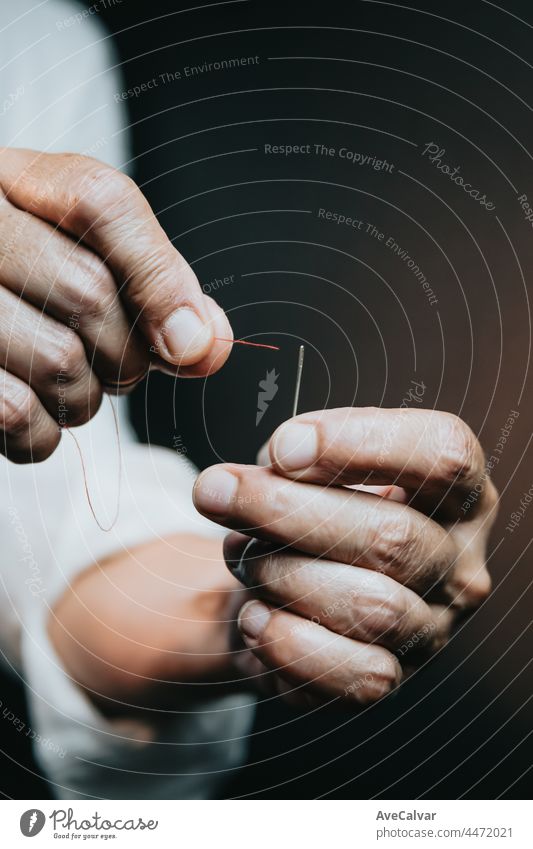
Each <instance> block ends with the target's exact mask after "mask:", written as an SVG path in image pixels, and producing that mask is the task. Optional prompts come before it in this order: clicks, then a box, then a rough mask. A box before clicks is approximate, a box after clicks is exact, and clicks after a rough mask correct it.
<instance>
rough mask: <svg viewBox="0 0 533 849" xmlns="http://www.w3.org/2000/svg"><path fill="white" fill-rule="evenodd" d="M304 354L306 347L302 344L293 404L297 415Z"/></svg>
mask: <svg viewBox="0 0 533 849" xmlns="http://www.w3.org/2000/svg"><path fill="white" fill-rule="evenodd" d="M304 354H305V348H304V346H303V345H300V351H299V353H298V366H297V368H296V387H295V390H294V403H293V405H292V415H293V416H295V415H296V413H297V411H298V399H299V397H300V385H301V382H302V371H303V367H304Z"/></svg>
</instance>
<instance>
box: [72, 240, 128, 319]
mask: <svg viewBox="0 0 533 849" xmlns="http://www.w3.org/2000/svg"><path fill="white" fill-rule="evenodd" d="M73 260H74V264H75V270H76V272H77V273H75V278H76V279H77V281H79V282H78V283H77V284H74V285H72V284H71V285H70V288H69V290H68V291H66V292H65V295H66V299H67V300H68V301H69V306H71V307H77V308H78V309H79V311H80V313H81V314H80V320H81V321H84V320H89V321H90V320H91V319H94V318H97V319H100V318H102V317H103V316H105V315H106V314H107V312H108V311H109V310H110V308H111V307H112V306H113V304H114V303H115V300H116V294H117V289H116V285H115V280H114V277H113V275H112V274H111V272H110V271H109V269H108V268H107V267H106V266H105V265H104V263H103V262H102V261H101V260H100V259H98V257H96V256H93V255H92V254H90V253H89V252H88V251H87V252H86V251H83V252H82V251H75V252H74V255H73Z"/></svg>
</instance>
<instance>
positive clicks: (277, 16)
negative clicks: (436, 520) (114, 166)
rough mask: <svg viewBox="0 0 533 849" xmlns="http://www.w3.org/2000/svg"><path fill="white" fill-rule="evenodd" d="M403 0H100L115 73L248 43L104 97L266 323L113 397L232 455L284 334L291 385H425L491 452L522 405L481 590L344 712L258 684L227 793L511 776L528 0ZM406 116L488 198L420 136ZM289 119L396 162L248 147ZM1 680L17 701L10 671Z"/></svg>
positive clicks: (459, 787)
mask: <svg viewBox="0 0 533 849" xmlns="http://www.w3.org/2000/svg"><path fill="white" fill-rule="evenodd" d="M410 5H411V8H408V7H407V6H403V7H402V6H401V5H400V4H396V3H374V2H358V1H357V0H354V2H346V3H341V2H329V3H327V4H326V3H323V2H322V3H316V2H306V3H287V2H285V3H279V2H269V3H264V2H256V0H250V2H235V3H227V4H218V5H217V4H215V5H214V6H211V5H209V6H208V5H205V6H204V8H199V7H200V6H201V4H196V8H195V9H194V10H192V11H184V10H186V9H187V7H186V5H185V4H176V3H170V2H161V0H157V1H156V2H152V3H150V4H146V3H140V2H126V0H124V2H123V3H122V4H117V5H111V6H109V8H108V9H106V10H104V11H102V12H101V15H102V17H103V18H104V19H105V21H106V23H107V25H108V27H109V28H110V29H111V30H112V31H114V32H115V45H116V47H117V49H118V51H119V54H120V59H121V63H122V73H123V75H124V83H123V84H124V89H127V88H129V87H132V86H134V85H141V84H142V83H143V82H146V81H147V80H150V79H152V78H158V79H159V75H160V74H165V73H175V71H176V70H181V71H183V69H184V67H185V66H187V65H201V64H202V63H203V62H215V61H220V60H221V59H227V58H230V57H233V56H258V57H259V61H258V63H257V64H253V65H246V66H243V67H240V68H238V69H228V70H219V71H211V72H206V73H204V74H202V75H199V76H195V77H190V78H184V77H183V76H182V79H180V80H176V81H174V82H167V83H165V84H158V86H157V87H155V88H153V89H151V90H150V91H148V92H145V93H144V94H141V95H140V96H139V97H137V98H129V99H128V101H127V107H128V109H129V115H130V120H131V125H132V126H131V130H132V142H133V161H132V167H131V168H130V170H132V172H133V173H134V175H135V178H136V179H137V181H138V182H139V183H140V184H141V186H142V187H143V190H144V192H145V193H146V195H147V196H148V198H149V200H150V202H151V204H152V206H153V208H154V209H155V211H156V212H157V214H158V217H159V219H160V221H161V222H162V224H163V226H164V227H165V229H166V230H167V232H168V234H169V236H170V237H171V238H172V239H173V240H174V242H175V244H176V245H177V246H178V247H179V249H180V250H181V251H182V253H183V254H184V255H185V256H186V257H187V258H188V259H189V261H190V262H192V263H193V267H194V268H195V270H196V272H197V274H198V277H199V279H200V280H201V282H202V283H203V284H204V286H205V285H206V284H209V283H210V282H211V281H213V280H214V279H215V278H218V279H220V278H223V277H227V276H231V275H233V276H234V280H233V282H232V283H230V284H229V285H222V286H219V287H216V288H213V289H212V295H213V296H214V297H215V298H216V299H217V301H218V302H219V303H220V304H221V305H222V306H223V307H224V309H226V310H227V311H228V313H229V315H230V319H231V321H232V324H233V327H234V330H235V335H236V337H241V338H242V337H244V338H249V339H251V340H255V341H264V342H272V343H273V344H278V345H280V347H281V351H280V352H279V353H274V352H270V351H268V352H267V351H258V350H257V351H251V350H247V349H238V347H236V348H235V350H234V352H233V353H232V356H231V359H230V361H229V362H228V364H227V366H226V367H225V368H224V369H223V370H222V371H221V372H220V373H219V374H217V375H215V376H214V377H212V378H210V379H209V380H208V381H207V382H205V381H180V382H177V383H176V382H174V381H173V380H171V379H170V378H168V377H164V376H162V375H152V376H151V377H150V380H149V381H148V382H147V383H146V384H144V385H143V386H142V387H139V388H138V390H137V391H136V394H135V395H134V397H133V399H132V410H133V415H134V421H135V424H136V427H137V429H138V431H139V433H140V434H141V436H142V438H143V439H146V440H150V441H152V442H157V443H160V444H163V445H167V446H172V445H173V444H174V445H175V444H177V443H179V445H180V446H181V447H183V446H184V447H185V450H186V452H187V454H188V456H189V457H191V458H192V459H193V460H195V462H197V463H198V465H200V466H205V465H208V464H209V463H211V462H216V461H217V460H219V459H223V460H235V461H239V462H253V459H254V456H255V452H256V451H257V449H258V448H259V447H260V445H261V444H262V443H263V442H264V440H265V439H266V438H267V437H268V436H269V434H270V433H271V431H272V430H273V429H274V428H275V427H276V425H277V424H279V423H280V422H281V421H282V420H283V419H284V418H286V417H287V416H288V415H289V414H290V408H291V395H292V391H293V381H294V369H295V361H296V352H297V348H298V345H299V344H300V342H302V341H303V342H305V343H306V346H307V360H306V367H305V373H304V380H303V386H302V395H301V405H300V407H301V409H302V410H305V409H309V410H311V409H319V408H323V407H325V406H327V407H335V406H342V405H382V406H398V405H399V404H400V403H401V401H402V398H403V397H404V396H405V394H406V393H407V392H408V390H409V387H410V385H411V381H412V380H413V379H415V380H418V381H423V382H424V384H425V385H426V387H427V388H426V392H425V395H424V399H423V404H424V406H426V407H436V408H438V409H445V410H451V411H454V412H456V413H459V414H460V415H461V416H462V417H463V418H465V419H466V420H467V421H468V423H469V424H470V425H471V427H472V428H473V429H474V430H475V432H476V433H478V434H479V436H480V439H481V441H482V443H483V445H484V446H485V448H486V450H487V453H489V454H490V453H491V451H492V449H493V447H494V446H495V445H496V443H497V442H498V438H499V435H500V429H501V428H502V427H503V426H504V425H505V422H506V420H507V417H508V415H509V411H510V410H513V409H514V410H518V411H519V412H520V417H519V418H518V420H517V422H516V424H515V425H514V427H513V430H512V436H511V437H510V438H509V440H508V443H507V444H506V447H505V451H504V455H503V457H502V460H501V462H500V464H499V465H498V467H497V468H496V470H495V474H494V478H495V481H496V483H497V485H498V486H499V488H500V489H501V490H502V507H501V512H500V519H499V523H498V526H497V528H496V529H495V532H494V534H493V551H492V554H491V560H490V570H491V573H492V575H493V578H494V582H495V591H494V593H493V595H492V596H491V598H490V599H489V600H488V602H487V603H486V604H485V605H484V606H483V607H482V609H481V610H479V611H478V612H477V613H476V614H475V616H473V617H472V618H471V619H470V620H469V621H468V622H467V623H465V624H464V625H463V626H462V628H461V630H460V633H459V634H458V635H457V636H456V637H455V638H454V639H453V641H452V643H451V644H450V645H449V646H448V647H447V648H446V650H444V651H443V652H441V653H440V655H439V657H438V658H436V659H435V660H433V661H432V662H431V663H430V664H429V665H428V666H427V667H426V668H425V669H424V670H423V671H422V672H421V673H420V674H418V675H417V676H416V677H415V678H414V679H413V680H411V681H409V682H408V683H407V684H406V685H405V686H404V687H403V688H402V690H401V691H400V693H399V694H397V695H396V696H395V697H394V698H393V699H389V700H387V701H386V702H385V703H383V704H380V705H378V706H375V707H373V708H372V709H370V710H367V711H366V712H365V713H363V714H362V715H359V716H357V717H354V716H352V715H344V714H340V713H339V714H337V715H333V716H332V715H331V714H329V715H326V714H325V712H322V711H318V712H316V713H315V714H312V715H310V716H309V715H306V716H305V717H301V716H299V715H298V714H296V713H294V712H292V711H291V710H290V709H289V708H286V707H284V706H283V705H281V704H280V703H279V702H276V701H270V702H264V703H262V705H261V707H260V709H259V711H258V716H257V721H256V727H255V729H254V735H253V737H252V739H251V751H250V763H249V764H248V765H247V766H246V767H245V768H244V769H243V771H242V772H241V774H240V775H237V776H233V778H232V782H231V783H230V784H229V785H228V791H227V794H228V795H257V794H259V795H263V796H273V797H280V796H281V797H285V796H286V797H303V798H309V797H316V796H322V795H329V796H334V797H353V798H368V797H371V796H374V795H378V796H382V797H389V798H415V797H419V796H422V797H428V798H456V797H459V796H463V795H464V796H466V797H478V798H492V797H495V796H499V795H502V796H505V797H511V798H517V797H524V796H527V795H528V790H529V786H530V780H529V776H530V773H529V772H528V770H529V767H530V765H531V744H530V740H529V736H528V735H529V734H530V732H531V727H532V726H531V716H532V714H531V704H530V701H529V699H530V698H531V671H530V668H529V665H528V664H529V663H530V655H531V632H530V630H529V629H530V619H531V609H532V594H531V589H530V565H529V564H530V557H529V552H528V548H527V547H528V544H529V542H530V537H531V534H530V524H531V517H530V516H529V515H528V514H527V513H526V516H525V518H524V519H523V520H522V523H521V525H520V528H519V529H518V530H517V531H516V532H515V533H514V534H512V535H511V534H509V532H506V531H505V526H506V524H507V523H508V522H509V520H510V514H511V513H512V512H513V511H514V510H516V507H517V505H518V503H519V501H520V498H521V496H522V494H523V492H524V491H525V490H527V489H529V487H530V486H531V483H532V478H533V472H532V471H531V469H532V464H531V462H530V451H529V450H528V445H529V439H530V435H531V426H530V418H531V417H530V411H531V401H530V383H531V380H530V377H529V371H528V366H529V359H528V358H529V353H530V339H529V333H530V327H529V304H528V300H527V291H528V290H529V291H530V290H531V286H530V279H531V268H532V260H533V256H532V248H531V244H532V235H533V233H532V231H531V226H530V225H529V224H527V223H526V222H525V221H524V219H523V216H522V214H521V211H520V207H519V204H518V202H517V195H520V194H522V193H526V194H528V195H529V196H530V197H532V198H533V160H532V149H533V146H532V144H531V135H532V126H533V113H532V105H533V99H532V97H531V91H532V90H533V87H532V85H531V83H532V81H533V73H532V65H531V64H530V63H533V49H532V43H533V29H532V25H533V17H532V14H531V10H530V8H529V4H527V3H526V2H522V3H520V2H510V3H507V4H506V5H505V9H506V10H507V11H504V10H503V9H498V8H497V6H496V5H495V4H493V3H488V2H481V0H479V1H478V0H475V2H470V3H464V2H462V3H456V2H449V3H447V4H446V6H445V11H444V7H443V6H442V4H440V3H436V2H421V0H413V2H412V3H411V4H410ZM520 19H522V20H520ZM269 57H293V58H284V59H274V58H269ZM294 57H307V58H300V59H297V58H294ZM317 57H321V58H317ZM429 142H435V143H437V144H438V145H439V147H441V148H444V149H445V151H446V154H445V156H444V159H445V160H446V162H449V163H450V164H451V165H452V166H455V165H460V167H461V173H462V174H464V175H465V178H467V179H468V180H469V181H470V182H471V183H472V184H473V185H474V186H476V187H479V188H480V190H481V193H486V195H487V197H488V198H490V199H491V200H492V201H493V202H494V204H495V206H496V209H495V211H494V212H489V211H487V210H485V209H483V208H482V207H481V206H480V204H479V203H477V202H476V201H475V200H474V199H472V198H470V197H468V196H467V195H465V194H464V192H462V191H461V189H460V188H458V187H457V186H456V185H454V184H453V183H452V182H451V181H450V180H449V179H447V178H446V176H444V175H443V174H442V173H441V172H439V171H438V170H437V169H436V168H435V167H434V166H432V165H431V163H430V162H428V160H427V157H423V156H422V150H423V148H424V145H425V144H427V143H429ZM307 143H310V144H311V145H313V144H315V143H319V144H325V145H327V146H329V147H335V148H336V149H337V150H338V149H340V148H341V147H343V146H345V147H347V148H349V149H351V150H355V151H358V152H361V153H367V154H370V155H372V156H376V158H378V159H386V160H388V161H389V162H390V163H392V164H393V165H394V168H393V171H392V173H388V172H387V171H375V170H373V169H371V168H369V167H364V166H359V165H351V164H350V163H349V162H348V161H346V160H342V159H340V158H339V157H338V156H335V157H323V156H320V157H319V156H314V155H308V156H304V155H298V156H297V155H293V156H289V157H283V156H275V155H270V156H268V155H266V154H265V153H264V145H265V144H307ZM400 172H401V173H400ZM320 208H325V209H329V210H332V211H337V212H339V213H342V214H345V215H351V216H353V217H357V218H361V219H363V220H364V221H365V222H371V223H373V224H374V225H375V226H376V227H377V228H378V229H379V230H380V231H381V232H384V233H385V234H386V237H388V236H392V237H394V239H395V241H396V242H397V243H398V244H399V245H400V246H401V247H402V249H405V250H407V252H408V253H409V254H410V256H411V257H412V258H413V259H414V261H415V262H416V264H417V265H418V266H419V267H420V268H421V269H422V270H423V272H424V274H425V275H426V277H427V279H428V280H429V281H430V284H431V287H432V289H433V291H434V292H435V295H436V297H437V299H438V303H437V304H435V305H433V306H432V305H431V304H430V303H429V302H428V299H427V297H426V296H425V294H424V292H423V290H422V287H421V286H420V284H419V283H418V282H417V281H416V279H415V277H414V276H413V273H412V271H410V270H409V268H407V267H406V264H405V263H403V262H402V261H401V260H400V259H399V258H398V257H396V256H395V255H394V254H393V253H392V251H390V250H388V249H387V248H385V247H384V245H383V242H379V241H378V240H376V239H374V238H372V237H370V236H369V235H368V234H367V233H366V232H361V231H356V230H353V229H350V228H347V227H346V226H339V225H335V224H334V223H332V222H327V221H324V220H321V219H320V218H319V217H318V215H317V212H318V210H319V209H320ZM511 243H512V246H511ZM513 249H514V250H513ZM271 368H275V369H276V372H277V373H278V374H279V380H278V382H279V392H278V394H277V396H276V398H275V399H274V401H273V402H272V404H271V406H270V407H269V409H268V411H267V413H266V414H265V416H264V418H263V420H262V422H261V424H260V425H259V427H256V426H255V415H256V403H257V385H258V381H259V380H261V379H262V378H263V377H264V375H265V371H266V370H267V369H271ZM532 515H533V514H532ZM0 686H1V688H2V692H5V693H7V697H6V699H5V700H4V701H5V702H9V699H12V701H13V704H14V705H16V706H17V709H18V710H19V711H20V710H21V706H20V704H19V703H20V700H21V698H22V696H21V695H20V693H19V692H18V688H16V687H11V686H10V685H8V684H7V683H4V682H3V681H2V682H1V685H0ZM0 739H1V746H2V749H3V750H4V756H3V757H2V756H0V763H1V765H2V772H1V777H0V787H1V788H2V790H3V792H4V793H5V794H6V795H8V796H11V797H17V798H24V797H26V798H36V797H39V796H41V797H42V796H43V795H44V794H45V793H46V789H45V788H44V786H38V785H37V784H36V781H35V780H34V779H33V778H32V776H31V774H30V772H29V770H31V768H32V767H31V761H30V758H29V753H28V751H23V750H22V749H21V746H22V739H21V738H20V735H19V736H18V737H17V735H16V734H15V733H14V732H13V730H12V729H11V728H10V727H7V726H6V723H2V722H1V721H0ZM11 759H14V760H11ZM16 762H18V764H19V765H18V766H17V765H16Z"/></svg>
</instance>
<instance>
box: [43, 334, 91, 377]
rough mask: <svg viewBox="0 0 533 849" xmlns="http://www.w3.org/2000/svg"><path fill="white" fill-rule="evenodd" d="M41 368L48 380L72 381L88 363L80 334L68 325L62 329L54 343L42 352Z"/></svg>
mask: <svg viewBox="0 0 533 849" xmlns="http://www.w3.org/2000/svg"><path fill="white" fill-rule="evenodd" d="M39 359H40V369H41V370H42V373H43V377H44V378H45V379H46V380H47V381H52V382H57V381H60V382H64V383H71V382H73V381H75V380H77V379H78V377H79V374H80V372H81V370H82V369H83V367H84V366H85V365H86V358H85V348H84V347H83V343H82V341H81V339H80V338H79V336H78V335H77V334H76V333H75V332H74V330H71V329H70V328H68V327H64V328H62V329H61V335H60V337H56V338H55V340H54V343H53V344H51V345H47V346H46V347H43V348H42V349H41V352H40V357H39Z"/></svg>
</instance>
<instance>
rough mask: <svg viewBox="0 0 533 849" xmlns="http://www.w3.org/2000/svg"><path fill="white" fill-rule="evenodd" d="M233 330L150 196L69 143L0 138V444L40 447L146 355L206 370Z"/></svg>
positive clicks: (12, 454)
mask: <svg viewBox="0 0 533 849" xmlns="http://www.w3.org/2000/svg"><path fill="white" fill-rule="evenodd" d="M215 336H221V337H225V338H228V337H232V333H231V328H230V326H229V324H228V321H227V319H226V317H225V315H224V313H223V312H222V310H221V309H220V308H219V307H218V306H217V305H216V304H215V302H214V301H213V300H212V299H211V298H208V297H206V296H204V295H203V293H202V291H201V289H200V286H199V285H198V281H197V279H196V275H195V274H194V272H193V271H192V269H191V268H190V266H189V265H188V264H187V262H186V261H185V260H184V259H183V257H182V256H181V255H180V254H179V253H178V252H177V251H176V250H175V248H174V247H173V245H172V244H171V243H170V241H169V240H168V238H167V237H166V235H165V233H164V231H163V230H162V228H161V227H160V225H159V224H158V222H157V220H156V218H155V216H154V214H153V212H152V210H151V208H150V206H149V204H148V202H147V201H146V199H145V198H144V196H143V195H142V193H141V191H140V190H139V189H138V187H137V186H136V185H135V183H134V182H133V181H132V180H131V179H129V178H128V177H127V176H125V175H124V174H122V173H120V172H119V171H116V170H114V169H113V168H110V167H108V166H107V165H104V164H103V163H101V162H98V161H97V160H95V159H91V158H89V157H85V156H81V155H77V154H43V153H38V152H35V151H31V150H15V149H9V148H0V431H1V432H3V436H4V439H1V438H0V451H1V452H2V453H4V454H6V456H7V457H8V458H9V459H11V460H14V461H16V462H29V461H33V462H35V461H39V460H43V459H45V458H46V457H48V456H49V455H50V454H51V453H52V452H53V451H54V449H55V448H56V447H57V444H58V442H59V439H60V435H61V434H60V428H58V424H59V425H60V426H61V427H63V426H65V425H68V426H72V425H78V424H82V423H84V422H86V421H88V420H89V419H90V418H91V417H92V416H93V415H94V413H95V412H96V411H97V409H98V407H99V405H100V401H101V397H102V391H103V390H105V389H106V388H108V389H116V388H117V386H119V387H120V388H122V389H125V388H127V387H131V386H133V385H135V383H137V382H138V381H139V380H140V379H141V378H142V377H143V376H144V375H145V373H146V372H147V370H148V368H149V367H150V366H152V367H156V368H162V369H164V370H170V371H171V373H173V374H176V373H179V374H180V375H183V376H200V375H206V374H208V373H211V372H213V371H216V370H217V369H218V368H220V366H221V365H222V364H223V363H224V362H225V360H226V358H227V356H228V354H229V352H230V350H231V344H227V343H224V342H218V341H216V340H215V339H214V337H215Z"/></svg>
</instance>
